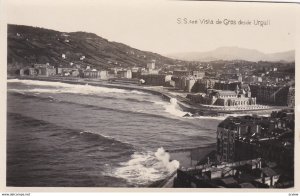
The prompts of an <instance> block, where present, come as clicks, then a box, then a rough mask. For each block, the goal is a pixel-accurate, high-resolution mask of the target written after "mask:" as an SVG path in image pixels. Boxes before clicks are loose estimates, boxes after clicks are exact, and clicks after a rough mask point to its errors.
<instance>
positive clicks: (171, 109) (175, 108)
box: [154, 98, 186, 117]
mask: <svg viewBox="0 0 300 196" xmlns="http://www.w3.org/2000/svg"><path fill="white" fill-rule="evenodd" d="M154 104H157V105H162V106H163V107H164V108H165V111H166V112H168V113H169V114H172V115H174V116H177V117H183V116H184V115H185V114H186V112H184V111H182V110H181V108H180V106H179V105H178V104H177V100H176V99H175V98H172V99H170V102H169V103H168V102H164V101H157V102H154Z"/></svg>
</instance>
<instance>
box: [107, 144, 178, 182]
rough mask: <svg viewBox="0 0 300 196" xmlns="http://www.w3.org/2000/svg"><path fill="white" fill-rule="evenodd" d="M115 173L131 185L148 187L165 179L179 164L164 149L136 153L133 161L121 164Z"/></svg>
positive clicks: (132, 158)
mask: <svg viewBox="0 0 300 196" xmlns="http://www.w3.org/2000/svg"><path fill="white" fill-rule="evenodd" d="M120 166H121V167H119V168H116V169H115V170H114V171H113V174H112V175H114V176H116V177H119V178H124V179H126V180H127V181H128V182H129V183H130V184H137V185H147V184H149V183H151V182H154V181H157V180H161V179H164V178H165V177H167V176H168V175H170V174H171V173H172V172H174V171H175V170H176V169H177V168H179V162H178V161H177V160H172V161H171V160H170V155H169V153H168V152H166V151H165V150H164V149H163V148H162V147H161V148H158V149H157V151H156V152H155V153H153V152H144V153H140V152H135V153H134V154H133V155H132V156H131V160H129V161H127V162H124V163H121V164H120Z"/></svg>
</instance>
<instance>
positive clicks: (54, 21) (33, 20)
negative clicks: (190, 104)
mask: <svg viewBox="0 0 300 196" xmlns="http://www.w3.org/2000/svg"><path fill="white" fill-rule="evenodd" d="M294 8H295V5H294V4H280V3H276V4H273V3H229V2H198V1H175V0H166V1H163V0H151V1H150V0H149V1H146V0H126V1H125V0H110V1H109V0H43V1H40V0H9V1H8V0H7V1H5V14H4V15H5V20H6V22H7V23H9V24H20V25H29V26H37V27H43V28H49V29H53V30H58V31H63V32H74V31H86V32H92V33H96V34H97V35H99V36H101V37H103V38H106V39H108V40H109V41H116V42H121V43H124V44H127V45H129V46H131V47H134V48H137V49H140V50H146V51H152V52H157V53H160V54H172V53H180V52H203V51H210V50H214V49H216V48H218V47H223V46H236V47H241V48H249V49H256V50H259V51H262V52H265V53H273V52H282V51H287V50H293V49H295V33H296V30H295V25H296V24H295V23H296V19H295V18H296V17H295V14H296V11H295V9H294ZM179 18H180V20H181V21H183V20H184V19H185V18H186V19H187V20H193V21H195V20H197V21H198V24H178V20H179ZM202 19H208V20H213V21H214V24H213V25H211V24H199V23H200V22H199V21H200V20H202ZM217 19H219V20H220V21H222V24H218V25H217V24H215V21H216V20H217ZM224 20H227V21H236V22H238V21H239V20H244V21H245V20H249V21H251V22H252V24H253V20H266V21H269V22H270V25H267V26H264V27H261V26H256V25H250V26H249V25H248V26H246V25H224V24H223V22H224Z"/></svg>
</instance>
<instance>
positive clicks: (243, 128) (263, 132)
mask: <svg viewBox="0 0 300 196" xmlns="http://www.w3.org/2000/svg"><path fill="white" fill-rule="evenodd" d="M11 28H12V29H13V30H15V31H17V33H15V31H12V32H11V33H10V34H9V38H10V42H9V44H10V45H9V47H11V48H15V47H16V48H18V49H16V50H9V55H8V70H7V71H8V78H18V79H24V80H26V79H29V80H45V81H59V82H67V83H72V84H73V83H74V84H80V85H95V86H105V87H111V88H124V89H134V90H139V91H146V92H150V93H153V94H156V95H162V98H166V99H167V100H168V101H169V102H172V101H173V102H174V103H177V104H178V106H179V107H180V108H181V109H182V110H183V111H184V112H186V114H185V115H184V116H181V117H184V118H185V117H186V118H190V117H191V118H193V117H199V116H201V117H202V116H208V117H213V116H222V117H224V119H225V120H223V121H221V122H220V123H219V124H218V126H217V128H216V129H217V130H215V131H216V135H215V136H214V137H215V138H216V140H215V144H216V145H215V149H214V150H212V151H210V152H206V153H205V154H203V152H202V153H200V152H196V153H194V155H192V151H191V155H190V157H189V158H190V159H191V162H190V164H180V167H179V168H178V169H177V170H176V171H174V172H173V173H172V175H170V177H169V178H167V179H165V180H163V181H162V182H160V183H159V184H157V186H158V187H175V188H217V187H223V188H289V187H293V186H294V146H295V144H294V137H295V115H294V107H295V62H294V61H262V60H261V61H247V60H208V61H184V60H178V59H171V58H167V57H163V56H161V55H158V54H154V53H150V52H148V53H147V52H143V51H139V50H136V49H133V48H130V47H129V46H126V47H125V46H124V45H123V44H119V43H117V44H116V43H114V42H109V41H108V40H106V39H103V38H100V37H98V36H96V35H95V34H88V33H83V32H75V33H73V34H67V33H60V32H57V31H49V30H45V29H34V30H32V29H31V28H29V27H22V26H20V27H17V26H15V27H13V26H12V27H11ZM14 28H15V29H14ZM21 30H22V31H21ZM45 33H46V34H47V33H48V34H49V35H48V36H45V38H43V36H40V34H41V35H44V34H45ZM50 35H51V36H50ZM49 37H51V40H52V41H51V42H49V43H48V40H49V39H50V38H49ZM20 43H22V44H23V46H24V47H28V48H30V47H33V48H34V47H36V48H40V49H35V50H34V52H33V53H30V52H27V50H23V49H22V47H20V45H19V44H20ZM82 43H84V44H82ZM94 43H96V44H98V45H94ZM80 47H83V48H85V50H89V51H85V50H83V49H78V48H80ZM93 47H96V48H97V47H98V48H100V49H101V50H102V51H101V52H102V53H98V52H97V53H95V51H96V50H95V49H94V48H93ZM102 47H103V48H102ZM45 48H46V49H45ZM49 48H51V49H49ZM116 48H118V49H116ZM100 49H99V50H100ZM29 50H31V49H28V51H29ZM39 50H41V51H42V52H41V53H39ZM62 51H66V52H62ZM72 51H73V52H72ZM213 134H214V133H213ZM171 157H172V156H171ZM197 157H201V158H197Z"/></svg>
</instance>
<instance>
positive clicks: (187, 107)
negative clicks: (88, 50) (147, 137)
mask: <svg viewBox="0 0 300 196" xmlns="http://www.w3.org/2000/svg"><path fill="white" fill-rule="evenodd" d="M7 79H19V80H39V81H49V82H62V83H68V84H78V85H91V86H99V87H106V88H120V89H125V90H137V91H142V92H146V93H150V94H153V95H158V96H161V97H162V98H163V99H164V100H167V101H168V102H169V101H170V100H171V99H176V102H177V104H178V105H179V106H180V108H181V109H182V110H183V112H187V117H190V116H196V117H197V116H225V115H228V114H245V113H246V114H247V113H249V114H270V113H271V112H272V111H278V110H282V109H284V108H287V107H282V106H268V107H265V108H264V107H257V108H254V109H253V108H249V109H243V110H236V109H234V108H227V109H226V110H225V109H224V108H217V107H208V106H204V105H199V104H194V103H192V102H190V101H189V100H188V99H186V98H185V97H183V96H179V95H178V93H177V94H174V93H172V92H170V91H169V90H168V89H166V88H163V87H161V86H143V85H136V84H121V83H109V82H108V81H107V80H92V79H83V78H71V77H64V78H62V77H37V76H35V77H30V76H26V77H24V76H23V77H19V76H8V77H7ZM189 113H190V114H189Z"/></svg>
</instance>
